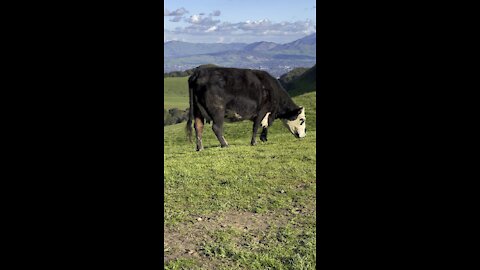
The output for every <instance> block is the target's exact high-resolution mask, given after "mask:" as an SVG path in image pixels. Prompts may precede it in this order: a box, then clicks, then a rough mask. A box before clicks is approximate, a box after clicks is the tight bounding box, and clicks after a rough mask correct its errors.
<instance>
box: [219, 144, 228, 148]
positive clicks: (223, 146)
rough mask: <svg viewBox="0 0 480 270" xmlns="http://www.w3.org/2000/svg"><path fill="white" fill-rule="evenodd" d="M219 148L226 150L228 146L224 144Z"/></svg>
mask: <svg viewBox="0 0 480 270" xmlns="http://www.w3.org/2000/svg"><path fill="white" fill-rule="evenodd" d="M220 147H222V148H227V147H228V144H226V145H221V146H220Z"/></svg>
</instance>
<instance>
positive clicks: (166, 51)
mask: <svg viewBox="0 0 480 270" xmlns="http://www.w3.org/2000/svg"><path fill="white" fill-rule="evenodd" d="M245 46H247V44H246V43H189V42H183V41H168V42H165V43H164V44H163V57H165V58H171V57H183V56H190V55H198V54H209V53H217V52H224V51H237V50H242V49H243V48H244V47H245Z"/></svg>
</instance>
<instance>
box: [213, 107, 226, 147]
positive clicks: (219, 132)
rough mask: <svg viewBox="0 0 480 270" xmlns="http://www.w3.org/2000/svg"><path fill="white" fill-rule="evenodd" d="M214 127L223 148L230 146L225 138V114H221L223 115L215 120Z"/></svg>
mask: <svg viewBox="0 0 480 270" xmlns="http://www.w3.org/2000/svg"><path fill="white" fill-rule="evenodd" d="M212 129H213V133H215V136H217V139H218V141H219V142H220V146H221V147H222V148H223V147H228V143H227V140H225V137H223V114H221V117H218V118H217V119H214V120H213V125H212Z"/></svg>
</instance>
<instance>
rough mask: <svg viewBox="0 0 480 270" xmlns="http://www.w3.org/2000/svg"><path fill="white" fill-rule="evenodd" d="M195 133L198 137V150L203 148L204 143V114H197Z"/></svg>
mask: <svg viewBox="0 0 480 270" xmlns="http://www.w3.org/2000/svg"><path fill="white" fill-rule="evenodd" d="M194 126H195V135H196V137H197V151H202V150H203V143H202V134H203V126H204V122H203V117H202V116H198V115H196V116H195V123H194Z"/></svg>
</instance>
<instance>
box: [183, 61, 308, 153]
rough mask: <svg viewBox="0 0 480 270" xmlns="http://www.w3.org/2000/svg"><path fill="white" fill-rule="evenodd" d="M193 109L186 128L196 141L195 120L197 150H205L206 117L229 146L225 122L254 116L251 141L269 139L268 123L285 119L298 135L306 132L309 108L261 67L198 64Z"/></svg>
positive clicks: (193, 78)
mask: <svg viewBox="0 0 480 270" xmlns="http://www.w3.org/2000/svg"><path fill="white" fill-rule="evenodd" d="M188 87H189V98H190V113H189V117H188V121H187V126H186V131H187V135H188V139H189V140H190V142H192V138H191V137H192V121H193V122H194V127H195V133H196V139H197V148H196V150H197V151H201V150H203V144H202V134H203V127H204V124H205V120H207V121H208V122H210V121H213V124H212V129H213V132H214V133H215V135H216V136H217V139H218V141H219V142H220V146H221V147H222V148H223V147H228V143H227V141H226V140H225V137H224V136H223V123H224V122H225V120H227V121H229V122H236V121H243V120H251V121H253V134H252V139H251V142H250V144H251V145H252V146H253V145H256V144H257V141H256V136H257V131H258V129H259V127H260V126H261V127H262V128H263V130H262V133H261V135H260V140H261V141H263V142H266V141H267V132H268V127H269V126H271V125H272V123H273V121H274V120H275V119H277V118H278V119H281V120H282V122H283V123H284V125H285V126H286V127H287V128H288V130H289V131H290V132H291V133H292V134H293V135H294V136H295V137H296V138H303V137H305V136H306V132H307V129H306V122H305V121H306V118H305V109H304V108H303V107H299V106H297V105H296V104H295V103H294V102H293V101H292V99H291V98H290V96H289V95H288V93H287V91H286V90H285V89H284V88H283V87H282V86H281V85H280V83H279V82H278V80H276V79H275V78H273V77H272V76H271V75H270V74H268V73H267V72H265V71H261V70H251V69H238V68H221V67H207V68H197V69H195V70H194V72H193V73H192V75H191V76H190V77H189V79H188Z"/></svg>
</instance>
